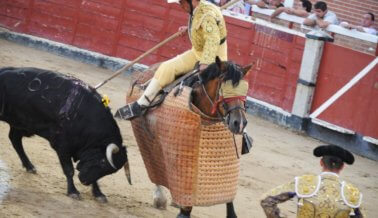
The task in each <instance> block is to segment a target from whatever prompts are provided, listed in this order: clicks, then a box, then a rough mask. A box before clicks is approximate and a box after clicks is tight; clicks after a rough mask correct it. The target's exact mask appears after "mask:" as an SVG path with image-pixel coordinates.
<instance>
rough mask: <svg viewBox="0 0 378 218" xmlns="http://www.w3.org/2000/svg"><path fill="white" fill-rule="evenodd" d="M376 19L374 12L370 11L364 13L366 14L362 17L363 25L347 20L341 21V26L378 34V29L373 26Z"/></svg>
mask: <svg viewBox="0 0 378 218" xmlns="http://www.w3.org/2000/svg"><path fill="white" fill-rule="evenodd" d="M374 20H375V17H374V14H373V13H370V12H369V13H366V14H364V16H363V17H362V22H361V26H357V25H352V24H348V23H347V22H341V23H340V26H342V27H345V28H347V29H356V30H358V31H360V32H364V33H369V34H373V35H377V30H376V29H375V28H374V27H373V25H374Z"/></svg>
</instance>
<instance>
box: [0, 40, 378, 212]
mask: <svg viewBox="0 0 378 218" xmlns="http://www.w3.org/2000/svg"><path fill="white" fill-rule="evenodd" d="M5 66H14V67H39V68H44V69H49V70H55V71H59V72H61V73H65V74H70V75H74V76H76V77H77V78H80V79H82V80H83V81H85V82H87V83H88V84H91V85H93V86H94V85H96V84H98V83H99V82H101V81H103V80H104V79H106V78H107V77H109V76H110V75H111V74H112V72H111V71H109V70H104V69H100V68H96V67H94V66H91V65H87V64H83V63H80V62H76V61H74V60H71V59H67V58H64V57H59V56H55V55H53V54H50V53H46V52H42V51H39V50H35V49H32V48H28V47H23V46H20V45H17V44H14V43H11V42H8V41H4V40H0V67H5ZM128 86H129V77H127V76H119V77H117V78H115V79H113V80H112V81H110V82H109V83H108V84H106V85H105V86H103V87H102V88H100V89H99V92H100V93H101V94H107V95H108V96H109V97H110V99H111V107H112V109H113V112H114V110H115V109H117V108H119V107H120V106H123V104H124V99H125V92H126V90H127V88H128ZM248 120H249V124H248V127H247V130H248V132H249V133H250V134H251V135H252V137H253V139H254V147H253V150H252V153H250V154H248V155H244V156H242V158H241V174H240V178H239V187H238V194H237V196H236V199H235V201H234V203H235V206H236V211H237V214H238V216H239V217H241V218H247V217H254V218H261V217H264V215H263V211H262V209H261V207H260V205H259V197H260V196H261V195H262V194H263V193H264V192H265V191H267V190H269V189H270V188H272V187H274V186H276V185H278V184H280V183H283V182H287V181H289V180H290V179H293V177H294V176H296V175H300V174H304V173H311V172H312V173H318V172H319V159H316V158H314V157H312V149H313V148H314V147H315V146H317V145H319V144H322V142H320V141H317V140H314V139H312V138H310V137H307V136H305V135H302V134H298V133H294V132H292V131H290V130H288V129H285V128H282V127H279V126H277V125H274V124H272V123H270V122H267V121H265V120H262V119H259V118H256V117H254V116H250V115H249V116H248ZM118 123H119V125H120V127H121V131H122V135H123V139H124V144H125V145H128V146H129V159H130V166H131V170H132V177H133V178H132V179H133V183H134V185H133V186H130V185H128V183H127V181H126V179H125V176H124V173H123V171H122V170H120V171H118V172H117V173H116V174H114V175H110V176H107V177H105V178H103V179H101V180H100V182H99V183H100V186H101V188H102V191H103V192H104V194H105V195H107V197H108V201H109V202H108V203H107V204H100V203H97V202H96V201H95V200H94V199H93V198H92V195H91V190H90V188H89V187H86V186H83V185H81V184H80V183H79V181H78V179H77V177H76V176H75V183H76V185H77V188H78V190H79V191H80V192H81V194H82V198H83V199H82V200H81V201H77V200H73V199H71V198H68V197H67V196H66V195H65V193H66V179H65V177H64V175H63V172H62V170H61V167H60V164H59V162H58V158H57V156H56V154H55V152H54V151H53V150H52V149H51V148H50V146H49V145H48V143H47V141H46V140H44V139H42V138H40V137H33V138H30V139H24V145H25V149H26V153H27V154H28V155H29V157H30V159H31V161H32V162H33V164H34V165H35V166H36V168H37V171H38V174H35V175H34V174H28V173H26V172H25V170H24V169H23V168H22V166H21V162H20V160H19V158H18V156H17V154H16V152H15V151H14V149H13V147H12V145H11V144H10V141H9V140H8V130H9V127H8V125H7V124H6V123H4V122H0V143H1V144H0V160H2V162H3V163H4V164H5V165H6V166H7V168H8V169H7V171H8V173H9V181H10V182H9V183H10V184H9V185H10V190H9V191H8V194H7V195H5V196H3V197H4V199H3V201H2V202H1V196H0V217H54V218H55V217H148V218H151V217H175V216H176V215H177V213H178V209H177V208H174V207H171V206H169V207H168V208H167V210H158V209H155V208H153V207H152V204H151V202H152V200H151V199H152V190H153V187H154V186H153V184H151V182H150V181H149V179H148V177H147V173H146V170H145V168H144V164H143V161H142V159H141V156H140V154H139V151H138V147H137V146H136V142H135V139H134V137H133V133H132V131H131V127H130V123H129V122H126V121H121V122H118ZM0 165H1V164H0ZM377 169H378V163H377V162H374V161H371V160H368V159H365V158H362V157H359V156H357V157H356V163H355V164H354V165H353V166H347V167H346V169H345V170H344V171H343V173H342V177H343V178H344V179H345V180H347V181H350V182H352V183H354V184H356V185H357V186H358V187H359V188H360V189H361V190H362V192H363V193H364V205H365V208H366V211H367V215H368V217H378V207H377V205H378V170H377ZM4 173H6V172H5V171H4V169H3V170H2V168H1V166H0V176H1V175H3V178H0V186H1V179H3V180H4V179H5V177H4ZM2 186H3V187H0V193H1V190H2V189H4V185H2ZM281 208H284V209H283V211H284V213H285V214H286V216H287V217H295V215H294V213H295V202H290V203H287V204H285V205H282V206H281ZM225 211H226V210H225V205H217V206H212V207H195V208H194V209H193V212H192V214H193V217H200V218H206V217H214V218H215V217H225Z"/></svg>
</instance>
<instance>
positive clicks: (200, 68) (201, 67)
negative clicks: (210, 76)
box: [199, 64, 209, 72]
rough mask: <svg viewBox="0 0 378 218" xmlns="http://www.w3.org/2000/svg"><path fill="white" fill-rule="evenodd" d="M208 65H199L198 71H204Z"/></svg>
mask: <svg viewBox="0 0 378 218" xmlns="http://www.w3.org/2000/svg"><path fill="white" fill-rule="evenodd" d="M208 66H209V65H207V64H200V66H199V71H200V72H202V71H203V70H204V69H206V68H207V67H208Z"/></svg>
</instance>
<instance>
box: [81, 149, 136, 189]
mask: <svg viewBox="0 0 378 218" xmlns="http://www.w3.org/2000/svg"><path fill="white" fill-rule="evenodd" d="M123 166H125V171H126V176H127V177H128V181H129V183H130V184H131V180H130V173H129V172H130V171H129V170H128V159H127V150H126V147H124V146H122V147H121V148H120V147H118V146H117V145H115V144H113V143H112V144H109V145H108V146H107V148H106V151H105V152H96V153H95V154H91V157H87V158H83V159H80V162H79V164H78V165H77V170H79V180H80V182H81V183H83V184H84V185H90V184H92V183H94V182H96V181H97V180H98V179H100V178H101V177H103V176H106V175H109V174H112V173H115V172H116V171H118V170H119V169H120V168H121V167H123ZM126 169H127V170H126Z"/></svg>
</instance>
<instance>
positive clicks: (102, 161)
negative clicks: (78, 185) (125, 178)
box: [101, 159, 106, 167]
mask: <svg viewBox="0 0 378 218" xmlns="http://www.w3.org/2000/svg"><path fill="white" fill-rule="evenodd" d="M105 165H106V160H105V159H101V166H102V167H103V166H105Z"/></svg>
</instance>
